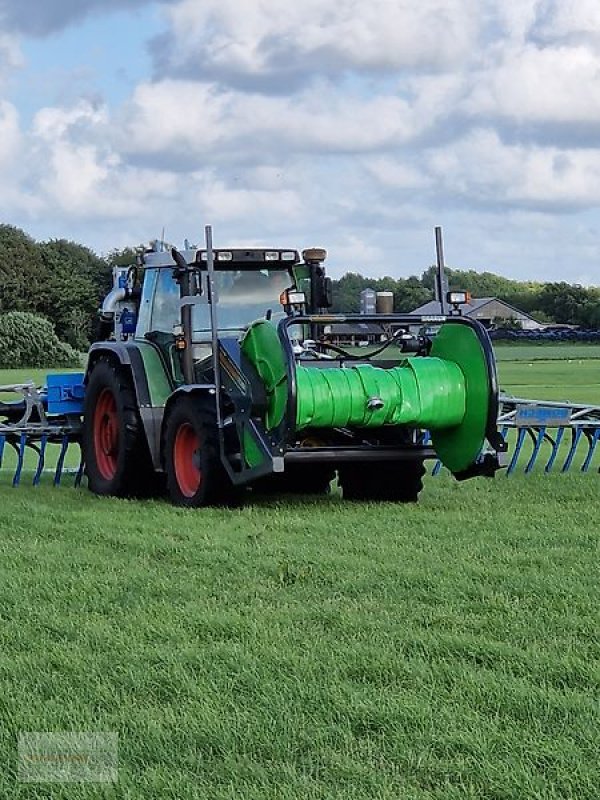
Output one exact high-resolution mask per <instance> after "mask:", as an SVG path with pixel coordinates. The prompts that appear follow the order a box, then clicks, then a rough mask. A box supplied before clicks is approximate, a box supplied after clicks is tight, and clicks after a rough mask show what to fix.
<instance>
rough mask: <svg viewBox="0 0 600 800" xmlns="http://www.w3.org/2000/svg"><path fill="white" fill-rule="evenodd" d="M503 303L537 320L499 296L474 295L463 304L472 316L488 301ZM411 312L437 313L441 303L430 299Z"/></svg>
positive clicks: (467, 314)
mask: <svg viewBox="0 0 600 800" xmlns="http://www.w3.org/2000/svg"><path fill="white" fill-rule="evenodd" d="M494 302H495V303H501V304H502V305H503V306H506V308H509V309H510V310H511V311H514V312H515V313H516V314H518V315H519V316H520V317H526V318H527V319H531V320H533V321H534V322H537V320H536V319H534V317H532V316H531V315H530V314H528V313H527V312H526V311H521V309H520V308H515V306H511V304H510V303H507V302H506V300H500V299H499V298H498V297H472V298H471V302H470V303H468V304H467V305H464V306H461V308H462V312H463V314H464V315H465V316H467V317H468V316H471V314H474V313H475V312H476V311H480V310H481V309H482V308H483V307H484V306H486V305H487V304H488V303H494ZM411 313H413V314H422V315H429V314H432V315H435V314H439V313H440V304H439V302H438V301H437V300H430V301H429V302H428V303H425V304H424V305H422V306H419V307H418V308H415V310H414V311H412V312H411Z"/></svg>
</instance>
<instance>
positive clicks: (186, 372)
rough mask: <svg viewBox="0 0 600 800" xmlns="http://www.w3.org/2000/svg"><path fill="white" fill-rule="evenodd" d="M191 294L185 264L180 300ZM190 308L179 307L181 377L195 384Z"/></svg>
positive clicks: (188, 275) (188, 274) (188, 306)
mask: <svg viewBox="0 0 600 800" xmlns="http://www.w3.org/2000/svg"><path fill="white" fill-rule="evenodd" d="M191 293H192V292H191V280H190V273H189V271H188V267H187V264H186V271H185V272H184V273H183V275H182V276H181V293H180V294H181V298H182V299H184V298H186V297H189V296H190V295H191ZM192 308H193V307H192V306H191V305H182V306H181V327H182V328H183V338H184V340H185V349H184V351H183V363H182V366H183V377H184V378H185V382H186V383H187V384H191V383H195V382H196V376H195V374H194V351H193V349H192V324H193V323H192Z"/></svg>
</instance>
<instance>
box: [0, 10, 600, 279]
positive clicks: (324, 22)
mask: <svg viewBox="0 0 600 800" xmlns="http://www.w3.org/2000/svg"><path fill="white" fill-rule="evenodd" d="M0 178H1V185H2V190H1V191H0V222H3V223H9V224H12V225H17V226H19V227H22V228H23V229H25V230H26V231H27V232H29V233H30V234H31V235H32V236H34V237H35V238H37V239H48V238H68V239H73V240H75V241H79V242H82V243H83V244H86V245H88V246H90V247H92V248H93V249H95V250H96V251H97V252H100V253H105V252H108V251H109V250H111V249H113V248H116V247H124V246H126V245H132V246H135V245H138V244H140V243H142V242H147V241H149V240H151V239H154V238H157V237H160V236H161V232H162V230H163V229H164V230H165V232H166V237H165V238H166V239H167V240H169V241H171V242H175V243H180V242H183V240H184V238H188V239H189V240H191V241H194V242H200V241H201V240H202V235H203V228H204V225H206V224H208V223H210V224H212V225H213V228H214V237H215V244H216V245H217V246H220V247H224V246H236V245H257V246H259V245H264V246H271V247H278V246H280V247H296V248H302V247H308V246H324V247H326V248H327V249H328V250H329V262H328V263H329V271H330V274H332V275H334V276H336V275H340V274H342V273H343V272H345V271H358V272H362V273H363V274H368V275H371V276H378V275H393V276H395V277H400V276H406V275H410V274H419V273H420V272H422V271H423V270H424V269H426V268H427V266H428V265H429V264H431V263H433V261H434V259H435V252H434V237H433V228H434V226H436V225H441V226H442V227H443V229H444V240H445V251H446V261H447V263H448V264H449V265H450V266H454V267H460V268H465V269H477V270H484V269H485V270H491V271H493V272H498V273H500V274H503V275H506V276H508V277H512V278H517V279H522V280H567V281H569V282H573V283H582V284H600V3H598V0H419V2H418V3H416V2H415V1H414V0H370V1H369V2H368V3H365V2H363V1H362V0H361V2H358V0H161V1H160V2H158V1H157V0H152V1H151V2H150V1H149V0H51V2H50V0H47V2H43V3H41V2H39V0H0Z"/></svg>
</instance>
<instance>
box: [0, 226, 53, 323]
mask: <svg viewBox="0 0 600 800" xmlns="http://www.w3.org/2000/svg"><path fill="white" fill-rule="evenodd" d="M47 283H48V274H47V269H46V266H45V264H44V262H43V260H42V258H41V255H40V251H39V248H38V246H37V244H36V243H35V241H34V240H33V239H32V238H31V237H30V236H28V235H27V234H26V233H25V232H24V231H22V230H20V229H19V228H15V227H13V226H12V225H0V285H1V286H2V294H1V295H0V310H2V311H34V312H39V311H42V310H43V307H44V305H45V301H44V293H45V290H46V286H47Z"/></svg>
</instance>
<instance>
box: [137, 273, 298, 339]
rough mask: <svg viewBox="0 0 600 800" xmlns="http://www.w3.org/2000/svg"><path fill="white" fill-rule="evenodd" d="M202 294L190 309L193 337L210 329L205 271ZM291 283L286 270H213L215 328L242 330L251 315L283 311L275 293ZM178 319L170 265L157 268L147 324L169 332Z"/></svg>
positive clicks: (176, 288) (278, 315)
mask: <svg viewBox="0 0 600 800" xmlns="http://www.w3.org/2000/svg"><path fill="white" fill-rule="evenodd" d="M199 278H200V280H201V285H202V294H201V295H200V296H198V297H197V298H196V303H195V305H194V307H193V312H192V327H193V330H194V334H198V336H194V338H199V339H202V338H206V337H205V336H203V334H208V333H209V332H210V306H209V305H208V288H207V285H208V275H207V273H206V272H202V273H200V275H199ZM292 283H293V279H292V278H291V276H290V274H289V273H288V271H287V270H282V269H261V270H256V271H250V270H227V271H218V272H215V285H216V291H217V297H218V306H217V320H218V325H219V331H231V332H236V331H239V332H241V331H243V330H244V329H245V328H246V326H247V325H249V324H250V323H251V322H253V321H254V320H255V319H259V318H261V317H264V316H265V315H266V314H267V313H268V312H269V311H270V312H271V314H272V316H273V319H275V320H276V319H279V318H281V317H282V316H284V313H283V311H282V308H281V304H280V302H279V295H280V294H281V292H283V291H284V289H287V288H288V287H289V286H290V285H291V284H292ZM179 321H180V311H179V284H178V283H177V282H176V281H175V280H174V278H173V273H172V271H171V270H170V269H162V270H160V271H159V276H158V280H157V287H156V293H155V295H154V303H153V309H152V322H151V328H152V330H155V331H164V332H166V333H171V332H172V330H173V326H174V325H176V324H177V323H178V322H179Z"/></svg>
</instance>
